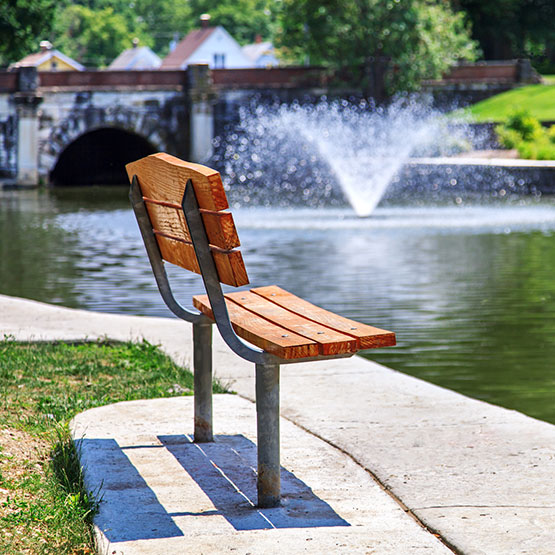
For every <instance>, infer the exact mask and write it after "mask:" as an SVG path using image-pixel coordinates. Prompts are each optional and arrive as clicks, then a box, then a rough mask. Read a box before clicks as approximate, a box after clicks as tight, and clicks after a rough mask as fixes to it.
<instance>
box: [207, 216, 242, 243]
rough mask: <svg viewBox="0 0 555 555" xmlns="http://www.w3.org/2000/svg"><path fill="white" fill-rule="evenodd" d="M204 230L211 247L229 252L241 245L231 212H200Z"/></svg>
mask: <svg viewBox="0 0 555 555" xmlns="http://www.w3.org/2000/svg"><path fill="white" fill-rule="evenodd" d="M201 216H202V221H203V222H204V229H206V235H207V236H208V241H209V242H210V244H211V245H215V246H216V247H220V248H221V249H225V250H230V249H234V248H236V247H238V246H240V245H241V243H240V241H239V236H238V235H237V229H236V228H235V223H234V222H233V216H232V215H231V212H213V211H211V210H201Z"/></svg>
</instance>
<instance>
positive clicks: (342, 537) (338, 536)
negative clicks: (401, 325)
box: [72, 395, 451, 555]
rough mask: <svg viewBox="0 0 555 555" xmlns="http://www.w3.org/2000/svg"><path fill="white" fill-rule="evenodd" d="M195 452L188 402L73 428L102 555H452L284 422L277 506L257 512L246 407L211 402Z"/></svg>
mask: <svg viewBox="0 0 555 555" xmlns="http://www.w3.org/2000/svg"><path fill="white" fill-rule="evenodd" d="M214 408H215V426H216V430H217V436H216V441H215V442H214V443H205V444H193V443H191V435H192V415H193V398H192V397H179V398H172V399H158V400H152V401H131V402H125V403H118V404H115V405H111V406H107V407H100V408H95V409H92V410H89V411H86V412H84V413H82V414H80V415H78V416H77V417H76V418H75V419H74V421H73V422H72V435H73V437H74V438H75V439H77V442H78V446H79V449H80V456H81V461H82V462H83V464H84V467H85V476H86V484H87V487H88V488H89V489H90V490H91V491H95V492H99V496H100V498H101V499H102V501H101V503H100V511H99V513H98V515H97V517H96V519H95V523H96V526H97V532H98V534H97V535H98V539H99V544H100V545H101V553H107V554H108V553H110V554H112V553H117V554H120V553H124V554H126V555H132V554H142V553H149V554H155V553H164V554H166V553H191V554H193V553H199V554H200V553H231V552H238V553H248V552H253V553H264V554H271V553H275V554H282V553H317V554H321V553H325V552H333V553H395V554H398V553H424V552H425V553H430V554H434V553H438V554H440V553H450V552H451V551H450V550H449V549H447V548H446V547H445V546H444V545H443V544H441V542H440V541H439V540H438V539H437V538H436V537H435V536H433V535H432V534H430V533H429V532H427V531H426V530H424V529H423V528H422V527H421V526H420V525H419V524H417V522H415V520H414V519H412V518H411V517H410V516H409V515H407V514H406V512H405V511H404V510H403V509H402V508H401V507H400V506H399V505H398V504H397V503H396V502H395V501H394V500H393V499H392V498H391V497H390V496H389V495H388V494H387V493H385V492H384V491H383V489H382V488H381V487H380V486H379V485H378V484H377V483H376V482H375V481H374V480H373V479H372V477H371V476H370V475H369V474H368V472H366V471H365V470H364V469H363V468H361V467H360V466H359V465H357V464H356V463H355V462H353V460H352V459H351V458H350V457H349V456H347V455H346V454H344V453H342V452H340V451H338V450H337V449H334V448H333V447H331V446H329V445H328V444H327V443H325V442H323V441H321V440H319V439H317V438H315V437H314V436H313V435H311V434H309V433H307V432H305V431H303V430H301V429H300V428H298V427H297V426H295V425H294V424H292V423H291V422H288V421H282V422H281V440H282V443H281V444H282V448H281V451H282V493H283V506H282V507H280V508H276V509H257V508H256V507H255V503H256V472H255V468H256V446H255V434H256V420H255V408H254V405H253V403H251V402H249V401H247V400H245V399H242V398H240V397H238V396H234V395H216V396H215V399H214Z"/></svg>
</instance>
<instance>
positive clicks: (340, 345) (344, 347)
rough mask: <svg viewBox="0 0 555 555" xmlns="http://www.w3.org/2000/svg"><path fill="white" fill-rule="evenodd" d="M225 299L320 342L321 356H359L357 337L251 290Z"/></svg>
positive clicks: (232, 294)
mask: <svg viewBox="0 0 555 555" xmlns="http://www.w3.org/2000/svg"><path fill="white" fill-rule="evenodd" d="M225 297H226V299H229V300H232V301H234V302H235V303H236V304H238V305H240V306H242V307H243V308H245V309H247V310H248V311H250V312H253V313H254V314H256V315H258V316H261V317H262V318H265V319H266V320H269V321H270V322H272V323H274V324H276V325H278V326H280V327H283V328H285V329H288V330H289V331H291V332H293V333H295V334H298V335H302V336H303V337H306V338H307V339H310V340H312V341H315V342H316V343H318V354H320V355H338V354H346V353H355V352H356V350H357V341H356V339H354V338H353V337H351V336H348V335H345V334H343V333H339V332H336V331H334V330H332V329H330V328H327V327H325V326H322V325H320V324H317V323H315V322H313V321H312V320H307V319H306V318H304V317H303V316H299V315H298V314H294V313H293V312H290V311H288V310H286V309H285V308H282V307H281V306H279V305H277V304H275V303H273V302H271V301H269V300H267V299H265V298H264V297H261V296H260V295H256V294H254V293H251V292H250V291H239V292H237V293H229V294H227V295H225Z"/></svg>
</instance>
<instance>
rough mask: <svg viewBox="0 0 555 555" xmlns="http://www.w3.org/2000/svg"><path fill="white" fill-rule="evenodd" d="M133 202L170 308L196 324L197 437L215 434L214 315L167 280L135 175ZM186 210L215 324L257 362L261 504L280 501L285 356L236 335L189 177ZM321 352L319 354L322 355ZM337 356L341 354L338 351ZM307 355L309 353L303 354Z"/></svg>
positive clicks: (232, 345)
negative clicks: (181, 298) (180, 297)
mask: <svg viewBox="0 0 555 555" xmlns="http://www.w3.org/2000/svg"><path fill="white" fill-rule="evenodd" d="M129 197H130V200H131V205H132V207H133V211H134V213H135V217H136V218H137V223H138V224H139V228H140V231H141V235H142V238H143V241H144V244H145V247H146V251H147V254H148V259H149V261H150V265H151V267H152V271H153V273H154V277H155V279H156V284H157V285H158V289H159V291H160V294H161V295H162V298H163V299H164V302H165V303H166V305H167V306H168V308H169V309H170V310H171V311H172V312H173V313H174V314H175V315H176V316H177V317H178V318H181V319H183V320H186V321H187V322H190V323H192V324H193V371H194V395H195V400H194V406H195V409H194V410H195V416H194V422H195V423H194V441H195V442H198V443H201V442H209V441H213V440H214V436H213V431H212V324H213V322H212V320H210V319H209V318H208V317H207V316H205V315H204V314H202V313H198V312H192V311H190V310H188V309H186V308H184V307H183V306H181V304H179V302H178V301H177V300H176V299H175V297H174V295H173V293H172V290H171V286H170V283H169V280H168V276H167V273H166V270H165V268H164V262H163V260H162V256H161V254H160V249H159V247H158V244H157V242H156V237H155V236H154V233H153V231H152V225H151V222H150V218H149V215H148V212H147V210H146V207H145V203H144V201H143V195H142V192H141V188H140V185H139V182H138V179H137V177H136V176H134V177H133V179H132V182H131V189H130V193H129ZM182 207H183V212H184V214H185V219H186V222H187V227H188V228H189V232H190V234H191V239H192V243H193V247H194V249H195V253H196V256H197V259H198V262H199V266H200V269H201V274H202V280H203V282H204V287H205V289H206V293H207V294H208V298H209V299H210V304H211V306H212V311H213V313H214V320H215V322H216V326H217V327H218V330H219V332H220V334H221V336H222V338H223V339H224V341H225V342H226V343H227V345H228V346H229V347H230V348H231V349H232V351H233V352H235V353H236V354H237V355H239V356H240V357H242V358H244V359H246V360H248V361H250V362H254V364H255V367H256V416H257V438H258V479H257V489H258V506H259V507H275V506H277V505H279V502H280V482H281V480H280V455H279V366H280V363H285V362H298V361H295V360H292V361H286V360H283V359H280V358H278V357H276V356H274V355H272V354H270V353H267V352H265V351H263V350H261V349H258V348H257V347H254V346H250V345H247V344H246V343H245V342H244V341H243V340H242V339H241V338H239V337H238V336H237V334H236V333H235V331H234V330H233V327H232V325H231V322H230V320H229V315H228V312H227V307H226V302H225V298H224V294H223V291H222V288H221V285H220V280H219V277H218V273H217V271H216V265H215V264H214V259H213V258H212V254H211V251H210V245H209V242H208V238H207V235H206V231H205V228H204V223H203V221H202V217H201V214H200V211H199V206H198V202H197V199H196V196H195V191H194V189H193V184H192V182H191V180H190V179H189V180H188V181H187V185H186V187H185V193H184V195H183V201H182ZM320 358H322V357H319V359H320ZM333 358H337V357H333ZM304 360H306V359H304Z"/></svg>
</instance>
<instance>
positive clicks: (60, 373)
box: [0, 340, 223, 555]
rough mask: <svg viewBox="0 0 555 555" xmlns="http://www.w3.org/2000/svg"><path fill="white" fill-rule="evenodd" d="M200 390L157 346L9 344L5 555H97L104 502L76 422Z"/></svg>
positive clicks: (0, 403) (5, 344) (3, 366)
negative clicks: (75, 436)
mask: <svg viewBox="0 0 555 555" xmlns="http://www.w3.org/2000/svg"><path fill="white" fill-rule="evenodd" d="M192 388H193V376H192V374H191V373H190V372H189V371H187V370H184V369H183V368H180V367H179V366H177V365H176V364H174V363H173V362H172V361H171V359H170V358H169V357H167V356H165V355H164V354H163V353H161V352H160V351H159V350H158V349H157V348H156V347H154V346H153V345H150V344H149V343H147V342H143V343H141V344H132V343H125V344H116V345H113V344H108V343H87V344H77V345H67V344H64V343H60V344H45V343H42V344H41V343H35V344H21V343H17V342H15V341H10V340H4V341H0V553H10V554H16V553H52V554H54V553H55V554H56V555H58V554H63V553H83V554H86V553H94V546H93V540H92V526H91V523H92V517H93V514H94V510H95V501H94V499H92V498H90V497H89V494H88V492H86V491H85V488H84V486H83V482H82V474H81V469H80V466H79V461H78V457H77V454H76V452H75V448H74V444H73V442H72V441H71V437H70V434H69V428H68V423H69V421H70V420H71V418H72V417H73V416H75V415H76V414H77V413H79V412H82V411H84V410H86V409H89V408H92V407H97V406H101V405H106V404H109V403H115V402H118V401H126V400H133V399H148V398H158V397H171V396H176V395H183V394H185V395H187V394H191V393H192ZM222 390H223V389H222V388H221V387H218V386H216V387H215V391H222Z"/></svg>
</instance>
